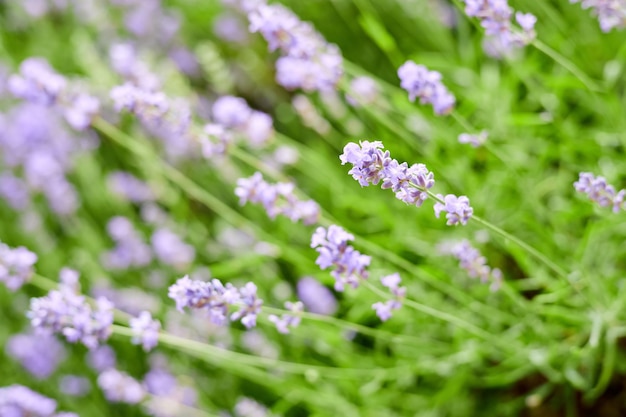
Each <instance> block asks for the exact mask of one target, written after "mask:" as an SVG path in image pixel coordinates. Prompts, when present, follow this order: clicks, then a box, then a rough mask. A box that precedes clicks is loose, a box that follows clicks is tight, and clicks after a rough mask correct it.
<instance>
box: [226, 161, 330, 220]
mask: <svg viewBox="0 0 626 417" xmlns="http://www.w3.org/2000/svg"><path fill="white" fill-rule="evenodd" d="M294 189H295V186H294V184H293V183H277V184H269V183H267V182H266V181H265V180H264V179H263V175H262V174H261V173H260V172H256V173H255V174H254V175H253V176H251V177H249V178H240V179H238V180H237V188H235V195H236V196H237V197H239V204H241V205H244V204H246V203H247V202H248V201H249V202H251V203H256V204H262V205H263V207H264V208H265V210H266V211H267V215H268V216H270V218H272V219H274V218H276V216H278V215H279V214H280V215H283V216H286V217H288V218H289V219H291V221H294V222H296V221H298V220H302V223H304V224H306V225H310V224H315V223H317V221H318V220H319V216H320V207H319V205H318V204H317V203H316V202H315V201H313V200H306V201H302V200H299V199H298V198H297V197H296V195H295V194H294Z"/></svg>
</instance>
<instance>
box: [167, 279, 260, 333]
mask: <svg viewBox="0 0 626 417" xmlns="http://www.w3.org/2000/svg"><path fill="white" fill-rule="evenodd" d="M168 296H169V297H170V298H171V299H173V300H174V301H176V308H177V309H178V310H179V311H181V312H182V311H183V310H184V309H185V308H190V309H196V310H201V311H205V312H206V313H207V314H208V316H209V319H210V320H211V322H212V323H214V324H217V325H220V326H221V325H225V324H226V323H228V321H229V320H233V321H234V320H241V323H242V324H243V325H244V326H246V328H252V327H254V326H256V317H257V315H258V314H259V313H260V312H261V306H262V304H263V300H261V299H260V298H258V296H257V287H256V285H254V283H252V282H248V283H247V284H246V285H245V286H243V287H242V288H240V289H238V288H236V287H235V286H233V285H232V284H230V283H227V284H226V285H224V284H222V282H221V281H220V280H218V279H212V280H211V281H208V282H207V281H199V280H192V279H190V278H189V276H187V275H185V276H184V277H182V278H180V279H179V280H178V281H176V283H175V284H174V285H172V286H171V287H170V288H169V293H168ZM231 306H233V307H239V310H238V311H235V312H234V313H232V314H229V308H230V307H231Z"/></svg>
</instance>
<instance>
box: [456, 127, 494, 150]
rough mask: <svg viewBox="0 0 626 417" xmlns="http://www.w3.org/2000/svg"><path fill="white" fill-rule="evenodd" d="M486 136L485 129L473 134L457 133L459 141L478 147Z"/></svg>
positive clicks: (485, 139)
mask: <svg viewBox="0 0 626 417" xmlns="http://www.w3.org/2000/svg"><path fill="white" fill-rule="evenodd" d="M487 137H488V133H487V131H486V130H483V131H482V132H480V133H478V134H475V135H472V134H470V133H461V134H460V135H459V143H468V144H470V145H472V146H473V147H474V148H478V147H480V146H481V145H482V144H483V143H485V142H486V141H487Z"/></svg>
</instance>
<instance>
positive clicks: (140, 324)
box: [129, 311, 161, 352]
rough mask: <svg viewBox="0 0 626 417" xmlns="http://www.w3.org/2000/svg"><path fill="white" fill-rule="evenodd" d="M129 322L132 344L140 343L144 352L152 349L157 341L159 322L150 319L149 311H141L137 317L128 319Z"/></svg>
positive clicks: (159, 328)
mask: <svg viewBox="0 0 626 417" xmlns="http://www.w3.org/2000/svg"><path fill="white" fill-rule="evenodd" d="M129 324H130V328H131V329H132V330H133V339H132V342H133V344H135V345H139V344H141V345H142V347H143V350H145V351H146V352H148V351H150V350H152V349H154V347H155V346H156V345H157V343H158V342H159V330H161V322H159V321H158V320H154V319H152V314H150V312H149V311H142V312H141V314H139V317H134V318H132V319H130V323H129Z"/></svg>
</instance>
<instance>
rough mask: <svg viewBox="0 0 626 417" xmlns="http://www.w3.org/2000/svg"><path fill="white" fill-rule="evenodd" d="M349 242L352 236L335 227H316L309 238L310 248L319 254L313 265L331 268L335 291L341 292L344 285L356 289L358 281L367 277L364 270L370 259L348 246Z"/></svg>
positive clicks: (352, 238)
mask: <svg viewBox="0 0 626 417" xmlns="http://www.w3.org/2000/svg"><path fill="white" fill-rule="evenodd" d="M351 240H354V236H353V235H351V234H350V233H348V232H346V231H345V230H344V229H343V228H341V227H340V226H337V225H331V226H329V227H328V229H325V228H324V227H318V228H317V229H316V230H315V233H314V234H313V236H312V237H311V247H312V248H315V250H316V251H317V252H318V253H319V256H318V257H317V260H316V261H315V263H316V264H317V265H319V267H320V268H321V269H326V268H329V267H331V266H332V267H333V270H332V271H331V275H332V276H333V278H335V290H337V291H343V290H344V289H345V285H346V284H348V285H350V286H351V287H353V288H357V287H358V286H359V281H360V280H362V279H367V277H368V272H367V269H366V268H367V266H368V265H369V264H370V261H371V258H370V257H369V256H366V255H362V254H361V253H360V252H359V251H357V250H355V249H354V248H353V247H352V246H350V245H348V243H347V242H349V241H351Z"/></svg>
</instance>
